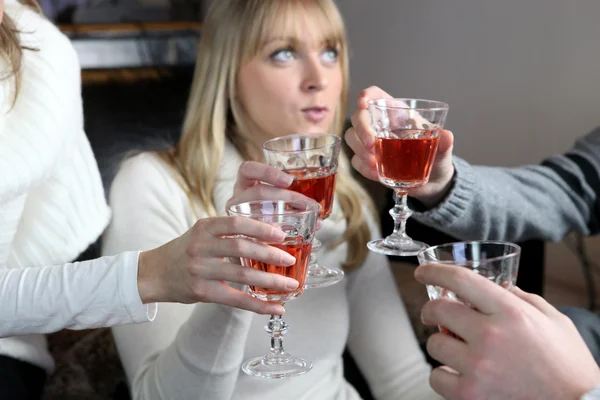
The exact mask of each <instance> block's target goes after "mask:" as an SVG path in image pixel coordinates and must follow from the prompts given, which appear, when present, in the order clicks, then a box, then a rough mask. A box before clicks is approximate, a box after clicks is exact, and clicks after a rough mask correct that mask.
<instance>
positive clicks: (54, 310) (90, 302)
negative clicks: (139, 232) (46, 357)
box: [0, 252, 154, 337]
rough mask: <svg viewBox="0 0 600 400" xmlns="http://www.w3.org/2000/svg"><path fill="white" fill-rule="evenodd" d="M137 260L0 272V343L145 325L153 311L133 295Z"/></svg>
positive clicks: (131, 255)
mask: <svg viewBox="0 0 600 400" xmlns="http://www.w3.org/2000/svg"><path fill="white" fill-rule="evenodd" d="M138 254H139V253H138V252H128V253H124V254H120V255H118V256H115V257H103V258H100V259H97V260H92V261H85V262H80V263H71V264H64V265H56V266H47V267H37V268H22V269H8V268H3V269H0V304H2V307H0V321H1V322H0V337H7V336H12V335H28V334H32V333H49V332H54V331H58V330H60V329H63V328H68V329H89V328H98V327H102V326H111V325H117V324H128V323H139V322H146V321H149V320H151V319H152V317H153V314H154V308H153V306H150V308H149V307H148V306H145V305H143V304H142V301H141V299H140V296H139V293H138V289H137V267H138Z"/></svg>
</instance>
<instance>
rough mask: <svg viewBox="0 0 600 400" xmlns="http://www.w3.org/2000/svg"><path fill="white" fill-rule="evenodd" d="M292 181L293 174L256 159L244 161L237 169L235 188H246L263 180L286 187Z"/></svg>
mask: <svg viewBox="0 0 600 400" xmlns="http://www.w3.org/2000/svg"><path fill="white" fill-rule="evenodd" d="M293 181H294V177H293V176H291V175H290V174H286V173H285V172H283V171H281V170H278V169H277V168H275V167H273V166H271V165H268V164H263V163H259V162H256V161H244V162H243V163H242V165H241V166H240V169H239V170H238V178H237V182H236V188H238V189H242V190H243V189H247V188H250V187H252V186H254V185H256V182H265V183H268V184H270V185H273V186H277V187H282V188H286V187H288V186H290V185H291V184H292V182H293Z"/></svg>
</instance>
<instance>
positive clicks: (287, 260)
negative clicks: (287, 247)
mask: <svg viewBox="0 0 600 400" xmlns="http://www.w3.org/2000/svg"><path fill="white" fill-rule="evenodd" d="M281 261H282V262H283V264H284V265H290V266H291V265H294V264H296V257H294V256H292V255H290V254H288V253H286V254H285V255H284V256H283V259H282V260H281Z"/></svg>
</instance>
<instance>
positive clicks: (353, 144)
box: [344, 128, 374, 157]
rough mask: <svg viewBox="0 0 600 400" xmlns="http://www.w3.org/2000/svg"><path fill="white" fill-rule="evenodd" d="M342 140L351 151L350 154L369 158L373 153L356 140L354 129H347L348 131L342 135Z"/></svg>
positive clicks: (356, 135)
mask: <svg viewBox="0 0 600 400" xmlns="http://www.w3.org/2000/svg"><path fill="white" fill-rule="evenodd" d="M344 139H345V140H346V143H347V144H348V146H349V147H350V149H352V152H353V153H354V154H355V155H357V156H359V157H363V156H365V155H367V156H370V155H373V154H374V153H373V150H374V149H370V150H367V148H366V147H365V146H364V145H363V144H362V142H361V141H360V139H359V138H358V134H357V133H356V129H354V128H348V130H347V131H346V133H345V134H344Z"/></svg>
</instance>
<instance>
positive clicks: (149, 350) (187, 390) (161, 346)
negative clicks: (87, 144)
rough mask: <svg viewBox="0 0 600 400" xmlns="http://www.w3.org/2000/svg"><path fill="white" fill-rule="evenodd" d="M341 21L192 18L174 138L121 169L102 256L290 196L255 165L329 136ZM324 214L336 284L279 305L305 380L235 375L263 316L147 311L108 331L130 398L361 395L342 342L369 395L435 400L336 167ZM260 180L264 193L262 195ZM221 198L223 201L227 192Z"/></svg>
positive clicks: (215, 7) (295, 8)
mask: <svg viewBox="0 0 600 400" xmlns="http://www.w3.org/2000/svg"><path fill="white" fill-rule="evenodd" d="M347 57H348V56H347V44H346V36H345V32H344V24H343V21H342V18H341V16H340V14H339V12H338V10H337V8H336V6H335V4H334V3H333V1H330V0H311V1H307V0H219V1H215V2H213V3H212V7H211V9H210V11H209V12H208V15H207V17H206V19H205V21H204V23H203V31H202V38H201V39H200V43H199V50H198V59H197V65H196V73H195V77H194V82H193V85H192V88H191V95H190V99H189V103H188V109H187V115H186V119H185V123H184V128H183V133H182V136H181V140H180V141H179V143H178V144H177V146H176V147H175V148H172V149H170V150H168V151H165V152H161V153H150V152H147V153H142V154H141V155H137V156H135V157H133V158H130V159H128V160H127V161H125V162H124V163H123V165H122V167H121V169H120V171H119V172H118V174H117V176H116V178H115V180H114V183H113V186H112V188H111V193H110V204H111V206H112V208H113V212H114V218H113V222H112V224H111V225H110V226H109V228H108V230H107V231H106V234H105V237H104V248H103V250H104V253H105V254H114V253H117V252H120V251H127V250H134V249H142V250H143V249H147V248H151V247H153V246H155V245H156V244H157V243H160V242H162V241H165V240H169V239H170V238H173V237H176V236H177V235H179V234H181V232H184V231H185V230H186V229H188V228H189V226H191V224H193V223H194V221H195V220H196V219H197V218H198V217H208V216H217V215H225V208H226V204H231V203H233V202H238V201H243V200H248V199H251V198H255V199H256V198H271V199H277V198H279V197H281V196H284V195H285V193H289V191H285V190H281V189H278V188H274V187H272V186H270V185H267V184H275V185H277V186H280V187H285V186H287V184H289V182H287V183H286V182H281V181H280V179H281V177H280V175H277V173H276V172H277V171H276V170H274V169H273V168H271V167H268V166H266V165H264V164H261V161H263V158H262V151H261V145H262V143H263V142H264V141H265V140H267V139H270V138H273V137H277V136H281V135H287V134H293V133H297V132H335V133H337V134H341V129H342V121H343V119H344V114H345V108H346V100H345V99H346V95H347V88H348V58H347ZM338 175H339V176H338V185H337V187H336V200H335V205H334V209H333V213H332V215H331V217H330V218H329V219H328V220H327V221H326V222H325V223H324V224H323V226H322V228H321V229H320V230H319V231H318V232H317V237H318V238H319V239H320V240H321V241H322V242H323V244H324V247H325V248H326V249H327V250H326V251H325V252H323V254H321V255H320V257H321V260H323V262H324V263H325V264H327V265H329V266H332V267H336V266H340V267H343V268H345V270H346V273H347V278H346V279H345V280H343V281H342V282H341V283H339V284H337V285H334V286H331V287H328V288H325V289H313V290H310V291H307V292H305V294H304V295H303V296H301V297H300V298H298V299H295V300H294V301H293V302H290V303H289V304H288V305H286V308H287V312H286V320H287V321H288V322H289V324H290V325H291V326H293V329H291V330H290V332H289V333H288V335H287V336H286V338H287V339H286V346H287V347H288V350H289V351H290V353H292V352H293V353H294V354H298V355H301V356H302V357H305V358H307V359H309V360H311V361H312V362H313V364H314V367H313V370H312V371H310V372H309V373H308V374H306V375H302V376H298V377H295V378H293V379H285V380H265V379H260V378H256V377H250V376H246V375H245V374H243V373H241V371H240V366H241V363H242V361H243V360H246V359H248V358H249V357H252V356H257V355H261V354H264V351H265V347H266V344H265V342H266V341H267V340H268V339H267V334H266V333H265V332H264V328H263V326H264V324H265V322H266V320H265V319H264V318H257V317H255V316H253V315H252V314H250V313H247V312H243V311H240V310H235V309H231V308H228V307H223V306H219V305H211V304H201V305H197V306H186V305H177V304H170V305H164V306H163V305H161V313H160V314H159V315H158V316H157V319H156V321H155V323H154V324H152V326H150V327H148V329H145V328H144V329H140V328H139V327H136V326H127V327H117V328H114V330H113V332H114V336H115V338H116V343H117V348H118V350H119V354H120V357H121V360H122V361H123V364H124V367H125V370H126V372H127V375H128V379H129V382H130V385H131V391H132V393H133V398H134V399H170V400H175V399H199V398H201V399H206V400H216V399H244V400H252V399H260V400H265V399H273V400H280V399H286V400H295V399H310V400H333V399H339V400H342V399H347V400H351V399H352V400H355V399H359V398H360V397H359V395H358V394H357V392H356V391H355V389H354V388H353V387H352V386H351V385H350V384H349V383H348V382H346V381H345V379H344V377H343V370H342V352H343V351H344V348H345V347H346V346H347V345H348V346H349V349H350V351H351V353H352V355H353V356H354V358H355V359H356V360H357V362H358V364H359V366H360V368H361V370H362V372H363V373H364V374H365V376H366V378H367V380H368V382H369V385H370V387H371V390H372V391H373V393H374V395H375V397H376V398H377V399H379V400H387V399H390V400H391V399H394V400H398V399H419V400H422V399H428V398H435V397H436V395H435V394H434V393H433V391H432V390H431V388H430V387H429V384H428V375H429V371H430V368H429V366H428V365H427V363H426V362H425V359H424V357H423V355H422V353H421V351H420V349H419V346H418V344H417V341H416V339H415V336H414V334H413V331H412V329H411V326H410V323H409V320H408V318H407V314H406V311H405V309H404V306H403V304H402V301H401V298H400V296H399V294H398V292H397V289H396V287H395V284H394V280H393V277H392V274H391V273H390V270H389V265H388V262H387V260H386V258H385V257H382V256H379V255H376V254H369V253H368V252H367V249H366V245H365V244H366V242H367V240H368V239H369V238H370V237H371V236H376V235H379V232H377V227H376V225H375V223H374V219H375V218H374V217H373V212H372V210H371V207H370V206H368V204H369V198H368V195H367V194H366V193H365V191H364V190H363V189H361V188H360V186H359V185H358V183H357V182H355V181H354V180H353V179H352V178H351V176H350V171H349V163H348V161H347V160H345V159H344V160H342V162H341V167H340V172H339V174H338ZM265 183H267V184H265ZM232 196H233V197H232Z"/></svg>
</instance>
